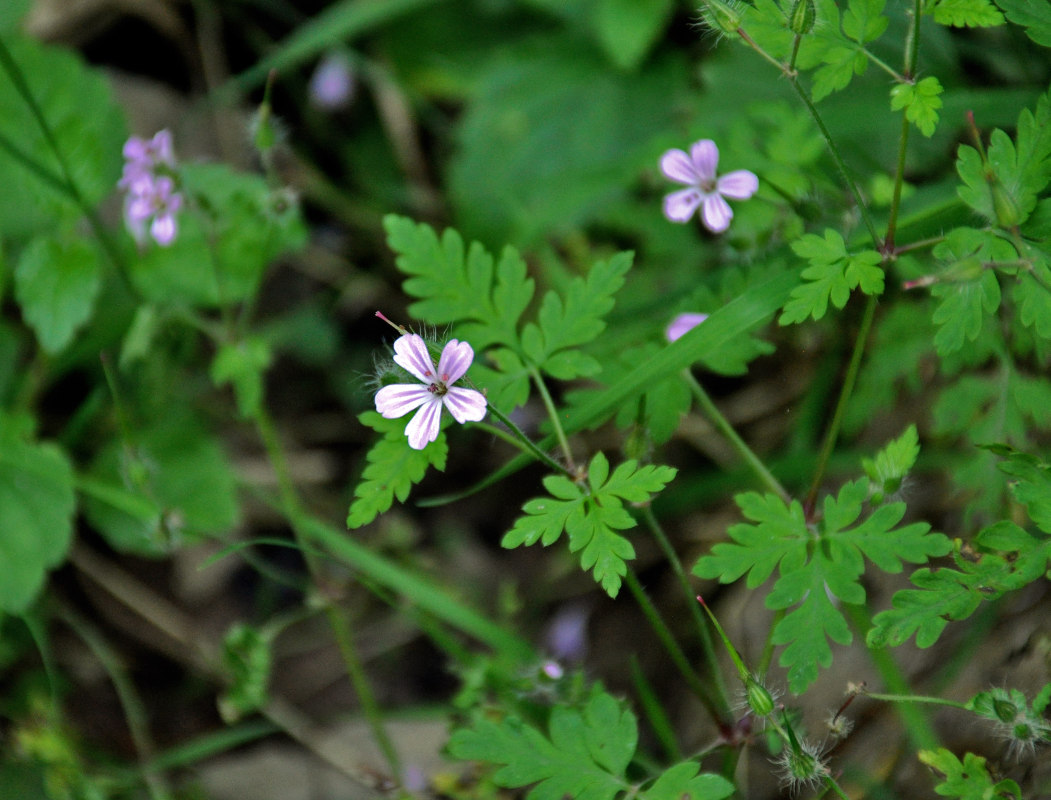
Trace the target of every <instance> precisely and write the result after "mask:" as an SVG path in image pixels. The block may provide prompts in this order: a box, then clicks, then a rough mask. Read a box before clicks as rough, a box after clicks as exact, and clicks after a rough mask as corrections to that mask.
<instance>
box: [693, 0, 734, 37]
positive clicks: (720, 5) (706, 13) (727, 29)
mask: <svg viewBox="0 0 1051 800" xmlns="http://www.w3.org/2000/svg"><path fill="white" fill-rule="evenodd" d="M701 15H702V16H703V17H704V21H705V22H707V23H708V25H709V26H710V27H712V28H714V29H715V30H717V31H720V32H721V33H737V29H738V28H740V27H741V15H740V14H739V13H738V12H737V9H736V8H735V7H734V6H733V5H731V4H729V3H724V2H723V0H705V2H704V5H703V6H702V7H701Z"/></svg>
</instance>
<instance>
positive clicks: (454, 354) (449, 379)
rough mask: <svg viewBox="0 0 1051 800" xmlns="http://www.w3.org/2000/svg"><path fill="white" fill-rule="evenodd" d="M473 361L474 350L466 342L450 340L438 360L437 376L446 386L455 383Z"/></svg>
mask: <svg viewBox="0 0 1051 800" xmlns="http://www.w3.org/2000/svg"><path fill="white" fill-rule="evenodd" d="M472 361H474V350H473V349H472V348H471V345H469V344H467V342H461V341H460V340H458V339H450V340H449V342H448V343H447V344H446V345H445V347H444V348H443V349H442V355H441V358H439V359H438V375H439V377H440V378H441V379H442V382H443V383H445V384H446V385H449V384H451V383H456V381H458V380H460V378H462V377H463V375H464V373H465V372H467V368H468V367H470V366H471V362H472Z"/></svg>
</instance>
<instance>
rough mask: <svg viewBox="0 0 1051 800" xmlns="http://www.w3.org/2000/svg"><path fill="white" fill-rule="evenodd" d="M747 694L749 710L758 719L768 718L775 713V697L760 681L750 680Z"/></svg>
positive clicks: (746, 690)
mask: <svg viewBox="0 0 1051 800" xmlns="http://www.w3.org/2000/svg"><path fill="white" fill-rule="evenodd" d="M745 693H746V695H747V697H748V708H749V709H751V711H752V713H753V714H755V715H756V716H757V717H768V716H770V715H771V714H772V713H774V696H773V695H772V694H770V692H769V691H768V690H767V688H766V687H765V686H763V685H762V684H761V683H759V681H757V680H755V679H754V678H750V679H749V681H748V685H747V686H746V687H745Z"/></svg>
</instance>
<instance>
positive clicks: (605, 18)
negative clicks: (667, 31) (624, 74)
mask: <svg viewBox="0 0 1051 800" xmlns="http://www.w3.org/2000/svg"><path fill="white" fill-rule="evenodd" d="M674 9H675V4H674V2H673V0H598V2H597V3H596V4H595V6H594V11H593V14H594V21H593V24H594V26H595V31H596V33H597V34H598V39H599V42H600V43H601V44H602V49H603V50H605V52H606V55H607V57H608V58H609V59H610V61H612V62H613V63H614V64H616V65H617V66H618V67H620V68H621V69H625V70H633V69H635V68H636V67H638V65H639V64H640V63H641V62H642V60H643V59H644V58H645V57H646V54H647V53H648V52H649V51H650V49H651V48H652V47H653V45H654V43H655V42H656V41H657V39H658V37H659V36H660V34H661V31H662V30H663V28H664V26H665V24H666V23H667V22H668V19H669V17H670V16H671V13H672V11H674Z"/></svg>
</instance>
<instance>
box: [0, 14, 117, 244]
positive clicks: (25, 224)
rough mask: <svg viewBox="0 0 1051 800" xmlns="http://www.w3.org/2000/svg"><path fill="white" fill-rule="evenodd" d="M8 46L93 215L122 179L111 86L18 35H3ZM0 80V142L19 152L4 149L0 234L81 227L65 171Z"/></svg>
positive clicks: (64, 55)
mask: <svg viewBox="0 0 1051 800" xmlns="http://www.w3.org/2000/svg"><path fill="white" fill-rule="evenodd" d="M0 5H5V6H6V5H7V4H6V3H4V4H0ZM13 11H15V13H17V8H16V9H13ZM4 43H5V44H6V46H7V48H8V50H9V51H10V54H11V57H12V58H13V59H14V61H15V63H16V64H17V68H18V71H19V72H20V73H21V76H22V77H23V78H24V79H25V82H26V84H27V86H28V89H29V92H30V93H31V95H32V96H33V98H34V100H35V102H36V104H37V106H38V107H39V108H40V112H41V114H43V116H44V119H46V120H47V123H48V126H49V128H50V129H51V132H52V134H53V136H54V142H55V145H56V146H57V148H58V150H59V151H60V152H61V153H62V159H63V161H64V163H65V165H66V166H67V167H68V169H69V171H70V174H71V176H72V180H73V183H74V184H75V185H76V189H77V192H78V193H79V194H80V197H81V198H82V199H83V202H84V203H85V204H86V205H87V206H88V207H89V208H91V207H94V206H97V205H98V203H100V202H101V201H102V200H103V198H105V197H106V196H107V195H109V194H111V193H112V192H113V189H114V186H115V185H116V183H117V179H118V178H120V171H121V162H122V158H121V147H122V146H123V144H124V140H125V139H126V138H127V127H126V123H125V117H124V112H123V111H122V109H121V107H120V106H118V105H117V104H116V103H115V102H114V99H113V96H112V93H111V91H110V86H109V83H108V82H107V80H106V79H105V78H104V77H103V76H102V74H101V72H97V71H93V70H91V69H89V68H88V67H87V66H86V65H85V64H84V62H83V61H82V60H81V59H80V58H79V57H78V56H77V55H76V54H74V53H73V52H71V51H69V50H64V49H61V48H58V47H50V46H45V45H41V44H38V43H37V42H35V41H31V40H29V39H26V38H22V37H20V36H17V35H10V36H6V37H5V39H4ZM0 76H2V77H0V140H2V141H4V142H7V143H9V144H10V145H11V146H12V147H13V148H15V152H12V151H11V150H10V149H9V148H8V147H6V146H0V186H3V187H4V188H3V191H2V192H0V235H2V236H10V237H14V238H27V237H29V236H33V235H36V234H48V233H51V232H53V231H54V230H56V229H59V230H61V229H63V228H64V227H66V225H67V224H68V223H70V222H75V221H76V220H79V219H80V218H81V217H82V216H83V208H82V207H81V206H80V205H79V204H78V203H77V201H76V199H75V198H74V196H73V194H72V193H71V192H70V191H69V190H68V188H65V189H63V188H60V186H61V185H62V184H64V178H63V177H62V176H63V169H62V166H61V165H60V163H59V161H58V159H57V157H56V155H55V152H54V150H53V149H52V148H51V145H50V143H49V141H48V138H47V136H46V135H45V134H44V133H43V131H42V130H41V128H40V126H39V124H38V123H37V120H36V118H35V116H34V115H33V113H32V111H31V109H30V107H29V106H28V105H27V103H26V101H25V99H24V98H23V97H22V95H21V94H20V93H19V91H18V87H17V84H16V82H15V81H14V80H12V79H11V78H10V76H9V75H8V73H7V72H6V71H2V70H0ZM40 170H42V171H43V173H44V174H47V175H50V176H51V179H50V180H49V179H48V178H44V177H42V174H41V171H40Z"/></svg>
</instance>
